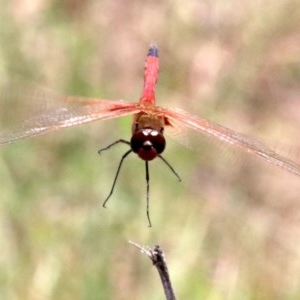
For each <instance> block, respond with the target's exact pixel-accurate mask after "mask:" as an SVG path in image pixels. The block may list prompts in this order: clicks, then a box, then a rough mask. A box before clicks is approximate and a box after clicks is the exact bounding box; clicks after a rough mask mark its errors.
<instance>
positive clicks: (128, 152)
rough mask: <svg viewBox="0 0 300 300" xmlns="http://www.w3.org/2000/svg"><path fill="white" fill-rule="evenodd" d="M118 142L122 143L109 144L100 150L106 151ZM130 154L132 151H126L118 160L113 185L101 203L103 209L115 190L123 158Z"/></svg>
mask: <svg viewBox="0 0 300 300" xmlns="http://www.w3.org/2000/svg"><path fill="white" fill-rule="evenodd" d="M120 141H123V140H119V141H117V142H115V143H113V144H111V145H110V146H108V147H107V148H105V149H102V150H106V149H108V148H110V147H111V146H113V145H115V144H117V143H118V142H120ZM131 152H132V150H131V149H130V150H128V151H127V152H126V153H125V154H124V155H123V156H122V158H121V160H120V163H119V166H118V170H117V173H116V176H115V179H114V182H113V185H112V187H111V190H110V193H109V195H108V196H107V198H106V199H105V201H104V202H103V207H106V206H105V204H106V202H107V201H108V199H109V198H110V196H111V195H112V193H113V192H114V188H115V185H116V182H117V179H118V176H119V173H120V170H121V167H122V164H123V161H124V159H125V158H126V157H127V155H129V154H130V153H131Z"/></svg>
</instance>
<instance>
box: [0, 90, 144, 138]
mask: <svg viewBox="0 0 300 300" xmlns="http://www.w3.org/2000/svg"><path fill="white" fill-rule="evenodd" d="M138 111H139V108H138V104H137V103H131V102H125V101H122V100H118V101H111V100H103V99H93V98H85V97H72V96H61V95H58V94H56V93H54V92H52V91H50V90H47V89H42V88H35V89H34V90H30V91H27V90H20V89H17V90H11V89H10V90H9V91H3V92H2V93H1V95H0V124H1V125H0V126H1V127H0V144H6V143H11V142H14V141H17V140H20V139H24V138H27V137H31V136H35V135H39V134H43V133H46V132H50V131H54V130H58V129H61V128H64V127H70V126H75V125H80V124H84V123H88V122H93V121H96V120H106V119H112V118H116V117H121V116H126V115H131V114H134V113H136V112H138Z"/></svg>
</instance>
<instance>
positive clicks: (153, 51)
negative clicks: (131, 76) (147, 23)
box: [148, 44, 158, 57]
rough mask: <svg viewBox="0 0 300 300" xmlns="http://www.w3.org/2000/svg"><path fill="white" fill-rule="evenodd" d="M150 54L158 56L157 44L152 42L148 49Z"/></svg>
mask: <svg viewBox="0 0 300 300" xmlns="http://www.w3.org/2000/svg"><path fill="white" fill-rule="evenodd" d="M148 56H156V57H158V49H157V46H156V45H155V44H151V45H150V48H149V51H148Z"/></svg>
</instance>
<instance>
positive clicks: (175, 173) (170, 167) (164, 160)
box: [158, 155, 181, 181]
mask: <svg viewBox="0 0 300 300" xmlns="http://www.w3.org/2000/svg"><path fill="white" fill-rule="evenodd" d="M158 157H159V158H160V159H161V160H162V161H163V162H164V163H165V164H166V165H167V166H168V167H169V169H170V170H171V171H172V173H173V174H174V175H175V176H176V177H177V179H178V180H179V181H181V178H180V176H179V175H178V174H177V172H176V171H175V170H174V168H173V167H172V166H171V165H170V164H169V163H168V161H167V160H166V159H165V158H163V157H162V156H161V155H158Z"/></svg>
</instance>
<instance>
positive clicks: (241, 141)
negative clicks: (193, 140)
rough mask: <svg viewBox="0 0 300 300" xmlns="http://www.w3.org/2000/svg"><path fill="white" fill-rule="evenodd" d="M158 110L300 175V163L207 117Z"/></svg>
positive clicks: (205, 133)
mask: <svg viewBox="0 0 300 300" xmlns="http://www.w3.org/2000/svg"><path fill="white" fill-rule="evenodd" d="M160 111H161V112H162V113H163V114H164V115H165V116H166V117H167V118H168V119H169V121H170V123H171V124H172V122H173V123H177V124H179V125H181V126H184V127H187V128H190V129H193V130H196V131H197V132H199V133H201V134H204V135H206V136H210V137H214V138H216V139H217V140H219V141H221V142H224V143H227V144H231V145H233V146H236V147H238V148H240V149H242V150H243V151H245V152H247V153H250V154H253V155H255V156H257V157H259V158H261V159H263V160H264V161H266V162H268V163H270V164H273V165H275V166H278V167H280V168H283V169H285V170H287V171H288V172H290V173H293V174H295V175H298V176H300V165H299V164H297V163H296V162H294V161H292V160H290V159H288V158H285V157H284V156H282V155H280V154H278V153H277V152H276V151H274V150H272V149H271V148H269V147H267V146H266V145H264V144H263V143H261V142H260V141H258V140H255V139H253V138H250V137H248V136H246V135H242V134H239V133H236V132H235V131H233V130H231V129H229V128H226V127H224V126H221V125H219V124H217V123H214V122H212V121H209V120H207V119H204V118H201V117H198V116H193V115H191V114H189V113H187V112H185V111H183V110H180V109H165V108H161V109H160Z"/></svg>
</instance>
